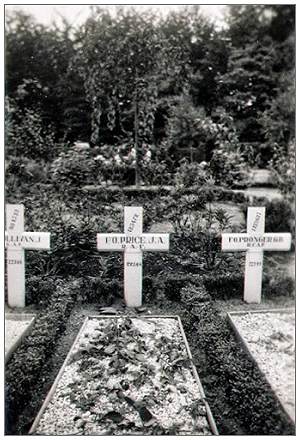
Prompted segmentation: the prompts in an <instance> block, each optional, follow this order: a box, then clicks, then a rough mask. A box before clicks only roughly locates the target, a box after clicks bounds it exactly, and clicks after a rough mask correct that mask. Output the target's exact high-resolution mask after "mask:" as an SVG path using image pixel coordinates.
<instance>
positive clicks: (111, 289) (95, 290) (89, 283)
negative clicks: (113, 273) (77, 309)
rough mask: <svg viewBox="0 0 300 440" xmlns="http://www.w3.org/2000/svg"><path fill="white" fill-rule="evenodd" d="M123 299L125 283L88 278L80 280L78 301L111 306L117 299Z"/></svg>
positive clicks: (93, 277)
mask: <svg viewBox="0 0 300 440" xmlns="http://www.w3.org/2000/svg"><path fill="white" fill-rule="evenodd" d="M117 297H121V298H122V297H123V283H122V281H121V280H116V279H112V280H111V279H103V278H101V277H95V276H87V277H84V278H81V280H80V293H79V295H78V298H77V299H78V300H79V301H82V302H83V303H97V304H104V305H105V306H110V305H112V303H113V302H114V300H115V298H117Z"/></svg>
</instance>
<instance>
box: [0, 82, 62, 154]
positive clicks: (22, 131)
mask: <svg viewBox="0 0 300 440" xmlns="http://www.w3.org/2000/svg"><path fill="white" fill-rule="evenodd" d="M26 81H30V80H24V85H26V84H25V83H26ZM21 89H22V85H20V86H19V89H18V94H19V91H20V90H21ZM19 97H20V96H19ZM19 97H17V98H16V99H7V100H6V154H7V155H8V156H14V157H24V156H25V157H27V158H30V159H34V160H37V161H39V160H43V161H50V160H51V159H53V158H54V157H55V156H56V154H57V145H56V143H55V134H54V131H53V129H52V127H51V126H50V125H49V124H48V125H47V126H46V125H45V124H44V122H43V118H42V115H41V114H40V113H39V111H38V110H36V109H33V108H29V107H22V104H21V101H20V99H19Z"/></svg>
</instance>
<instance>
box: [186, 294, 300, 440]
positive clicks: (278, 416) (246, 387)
mask: <svg viewBox="0 0 300 440" xmlns="http://www.w3.org/2000/svg"><path fill="white" fill-rule="evenodd" d="M182 319H183V325H184V328H185V332H186V334H187V338H188V341H189V344H190V347H191V350H192V353H193V357H194V362H195V364H196V367H197V369H198V372H199V375H200V377H201V381H202V383H203V386H204V389H205V392H206V394H207V397H208V396H210V397H209V398H208V401H209V405H210V407H211V409H212V413H213V414H214V417H215V420H216V423H217V426H218V427H219V430H220V434H221V435H226V434H240V433H241V432H240V431H241V430H242V431H243V432H242V433H243V434H248V435H283V434H285V435H292V434H294V433H295V426H294V425H293V424H292V423H291V422H290V420H289V419H288V417H287V416H286V414H285V413H284V412H283V411H282V409H281V407H280V404H279V403H278V401H277V399H276V398H275V397H274V394H273V391H272V389H271V387H270V385H269V384H268V383H267V382H266V380H265V379H264V377H263V376H262V375H261V373H260V371H259V369H258V368H257V367H256V365H255V364H253V363H252V362H251V361H250V360H249V359H248V357H247V355H246V354H245V353H244V351H243V349H242V348H241V346H240V345H239V344H238V343H237V342H236V340H235V338H234V335H233V333H232V331H231V329H230V328H229V325H228V324H227V322H226V318H225V317H221V316H220V314H219V312H218V310H217V308H216V307H215V306H214V305H213V304H212V303H210V302H208V303H205V304H203V305H202V306H200V307H194V308H193V309H192V310H191V311H190V312H187V313H185V314H184V316H182ZM203 357H204V358H205V362H203ZM221 401H223V402H225V403H227V404H228V408H229V409H230V413H229V414H226V415H225V414H222V413H220V411H219V410H218V407H219V405H220V402H221ZM223 406H224V405H223ZM226 416H227V417H228V416H229V417H228V418H229V419H230V418H232V420H233V421H235V422H236V421H238V422H239V424H240V426H236V427H235V430H236V432H233V431H234V426H233V425H231V426H230V430H227V427H226V424H224V423H223V419H224V417H225V418H226ZM220 427H221V429H220Z"/></svg>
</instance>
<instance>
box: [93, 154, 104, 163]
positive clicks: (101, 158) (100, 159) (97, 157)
mask: <svg viewBox="0 0 300 440" xmlns="http://www.w3.org/2000/svg"><path fill="white" fill-rule="evenodd" d="M94 160H99V161H101V162H104V161H105V157H104V156H103V155H102V154H98V156H96V157H95V159H94Z"/></svg>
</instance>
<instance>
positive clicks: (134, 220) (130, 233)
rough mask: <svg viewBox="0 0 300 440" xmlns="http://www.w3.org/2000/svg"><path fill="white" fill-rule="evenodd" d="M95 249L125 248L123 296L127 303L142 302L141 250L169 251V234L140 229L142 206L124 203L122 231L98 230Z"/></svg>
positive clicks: (139, 303)
mask: <svg viewBox="0 0 300 440" xmlns="http://www.w3.org/2000/svg"><path fill="white" fill-rule="evenodd" d="M97 249H98V250H99V251H102V252H108V251H123V252H124V298H125V302H126V305H127V306H128V307H140V306H141V305H142V278H143V268H142V266H143V251H152V252H153V251H168V250H169V234H145V233H143V208H142V207H136V206H125V207H124V233H123V234H97Z"/></svg>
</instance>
